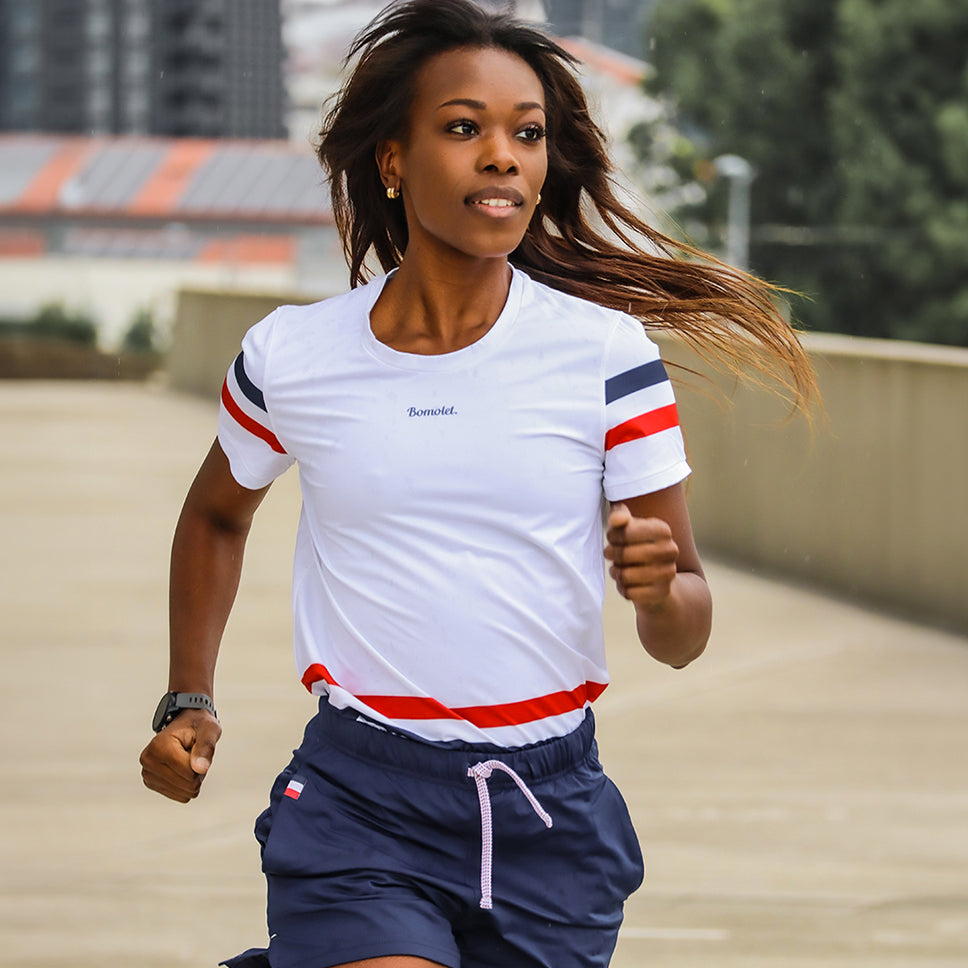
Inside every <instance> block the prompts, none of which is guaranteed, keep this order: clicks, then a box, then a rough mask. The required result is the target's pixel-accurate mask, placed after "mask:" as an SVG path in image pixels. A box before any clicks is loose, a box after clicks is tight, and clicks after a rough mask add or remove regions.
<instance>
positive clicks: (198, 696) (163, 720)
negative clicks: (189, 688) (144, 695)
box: [151, 692, 218, 733]
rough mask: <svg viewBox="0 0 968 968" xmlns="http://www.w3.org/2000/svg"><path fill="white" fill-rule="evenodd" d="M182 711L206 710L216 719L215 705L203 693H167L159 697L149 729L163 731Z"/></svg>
mask: <svg viewBox="0 0 968 968" xmlns="http://www.w3.org/2000/svg"><path fill="white" fill-rule="evenodd" d="M183 709H207V710H208V711H209V712H210V713H211V714H212V715H213V716H214V717H215V718H216V719H218V713H216V712H215V703H214V702H212V699H211V697H210V696H206V695H205V693H204V692H167V693H165V695H164V696H162V697H161V702H160V703H159V704H158V709H157V710H156V711H155V716H154V720H153V721H152V724H151V727H152V729H154V731H155V732H156V733H157V732H160V731H161V730H163V729H164V728H165V727H166V726H167V725H168V724H169V723H170V722H171V721H172V720H173V719H174V718H175V717H176V716H177V715H178V714H179V713H180V712H181V711H182V710H183Z"/></svg>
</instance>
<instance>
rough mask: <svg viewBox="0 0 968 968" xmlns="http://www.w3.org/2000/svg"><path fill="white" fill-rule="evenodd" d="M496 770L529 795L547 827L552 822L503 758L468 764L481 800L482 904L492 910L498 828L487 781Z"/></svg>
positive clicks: (536, 811)
mask: <svg viewBox="0 0 968 968" xmlns="http://www.w3.org/2000/svg"><path fill="white" fill-rule="evenodd" d="M494 770H501V771H502V772H503V773H507V775H508V776H509V777H511V779H512V780H514V782H515V783H516V784H517V787H518V789H519V790H520V791H521V792H522V793H523V794H524V795H525V797H527V799H528V803H530V804H531V806H532V807H533V808H534V812H535V813H536V814H537V815H538V816H539V817H540V818H541V819H542V820H543V821H544V825H545V826H546V827H550V826H551V824H552V820H551V815H550V814H549V813H548V812H547V811H546V810H545V809H544V807H542V806H541V804H540V803H538V798H537V797H536V796H535V795H534V794H533V793H532V792H531V791H530V790H529V789H528V785H527V784H526V783H525V782H524V780H522V779H521V777H519V776H518V774H517V773H515V772H514V770H512V769H511V767H510V766H507V765H506V764H505V763H502V762H500V760H486V761H484V762H483V763H476V764H475V765H474V766H471V767H468V770H467V775H468V776H470V777H473V778H474V782H475V783H476V784H477V799H478V800H479V801H480V804H481V907H482V908H484V909H485V910H490V909H491V908H492V907H493V906H494V903H493V901H492V899H491V864H492V858H493V851H494V830H493V825H492V821H491V794H490V791H489V790H488V786H487V781H488V779H489V778H490V776H491V773H493V772H494Z"/></svg>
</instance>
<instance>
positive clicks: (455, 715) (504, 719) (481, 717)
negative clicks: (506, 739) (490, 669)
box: [302, 662, 608, 729]
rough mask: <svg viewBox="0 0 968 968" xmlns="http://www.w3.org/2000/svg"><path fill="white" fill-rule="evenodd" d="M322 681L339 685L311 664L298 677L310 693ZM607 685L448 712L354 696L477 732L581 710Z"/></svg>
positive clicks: (412, 700) (428, 702) (391, 713)
mask: <svg viewBox="0 0 968 968" xmlns="http://www.w3.org/2000/svg"><path fill="white" fill-rule="evenodd" d="M316 682H326V683H328V684H329V685H331V686H337V687H339V688H342V687H340V686H339V683H338V682H337V681H336V680H335V679H334V678H333V676H332V675H331V674H330V672H329V670H328V669H327V668H326V667H325V666H324V665H321V664H320V663H318V662H317V663H314V664H313V665H311V666H310V667H309V668H308V669H307V670H306V671H305V672H304V673H303V677H302V683H303V685H304V686H305V687H306V688H307V689H308V690H309V691H310V692H312V687H313V683H316ZM607 685H608V684H607V683H601V682H586V683H583V684H582V685H580V686H577V687H576V688H574V689H572V690H570V691H567V690H562V691H560V692H552V693H548V695H546V696H537V697H536V698H534V699H523V700H520V701H519V702H506V703H498V704H496V705H493V706H458V707H457V708H455V709H451V708H450V707H448V706H445V705H444V704H443V703H441V702H438V701H437V700H436V699H433V698H431V697H429V696H357V697H356V698H357V699H358V700H359V701H360V702H361V703H364V704H365V705H367V706H369V707H370V709H372V710H373V711H374V712H377V713H379V714H380V715H381V716H386V717H387V718H388V719H393V720H400V719H414V720H418V719H460V720H464V721H465V722H468V723H470V724H471V725H472V726H477V727H479V728H481V729H491V728H494V727H497V726H522V725H524V724H525V723H532V722H535V721H536V720H539V719H549V718H550V717H552V716H561V715H563V714H564V713H570V712H574V711H575V710H577V709H583V708H584V706H585V703H586V702H594V701H595V700H596V699H597V698H598V697H599V696H600V695H601V694H602V693H603V692H604V691H605V687H606V686H607Z"/></svg>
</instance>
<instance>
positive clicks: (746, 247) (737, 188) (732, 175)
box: [713, 155, 756, 270]
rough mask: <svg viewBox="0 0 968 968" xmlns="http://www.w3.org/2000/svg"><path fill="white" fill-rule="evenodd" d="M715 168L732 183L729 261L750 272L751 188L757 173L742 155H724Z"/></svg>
mask: <svg viewBox="0 0 968 968" xmlns="http://www.w3.org/2000/svg"><path fill="white" fill-rule="evenodd" d="M713 164H714V165H715V166H716V171H717V172H718V173H719V174H720V175H722V176H723V177H724V178H728V179H729V215H728V219H727V231H726V261H727V262H728V263H729V264H730V265H731V266H734V267H735V268H737V269H743V270H746V269H749V262H750V186H751V185H752V184H753V178H754V177H755V175H756V172H755V171H754V169H753V166H752V165H751V164H750V163H749V162H748V161H747V160H746V159H745V158H740V156H739V155H720V156H719V157H718V158H716V159H715V161H714V162H713Z"/></svg>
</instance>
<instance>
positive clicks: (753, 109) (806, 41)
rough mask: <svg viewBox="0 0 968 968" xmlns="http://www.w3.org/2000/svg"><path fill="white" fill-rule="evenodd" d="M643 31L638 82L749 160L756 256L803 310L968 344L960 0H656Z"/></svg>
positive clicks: (847, 325)
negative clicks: (644, 59) (647, 54)
mask: <svg viewBox="0 0 968 968" xmlns="http://www.w3.org/2000/svg"><path fill="white" fill-rule="evenodd" d="M650 36H651V48H652V61H653V64H654V67H655V74H654V77H653V78H652V79H651V80H650V82H649V90H650V93H653V94H660V95H663V96H668V97H672V98H674V100H675V101H676V103H677V104H678V109H679V112H680V124H681V126H682V127H683V129H684V130H686V131H690V130H692V131H694V132H696V135H695V136H694V137H693V139H692V141H693V143H694V144H697V145H699V146H700V147H701V151H702V154H704V156H705V159H706V160H707V161H708V159H712V158H714V157H716V156H717V155H719V154H723V153H735V154H738V155H742V156H743V157H745V158H746V159H748V160H749V161H750V162H751V164H752V165H753V166H754V168H755V169H756V171H757V177H756V180H755V181H754V183H753V196H752V222H753V225H752V232H751V237H752V248H751V261H752V264H753V267H754V270H755V271H757V272H759V273H760V274H762V275H764V276H766V277H767V278H770V279H772V280H774V281H776V282H779V283H781V284H782V285H785V286H789V287H792V288H794V289H796V290H798V291H800V292H802V293H804V294H805V295H806V296H808V297H809V299H807V300H800V301H798V305H797V315H798V317H799V318H800V320H801V321H802V322H803V323H804V324H805V325H807V326H809V327H811V328H816V329H827V330H835V331H841V332H848V333H856V334H860V335H867V336H888V337H900V338H907V339H919V340H927V341H934V342H941V343H952V344H960V345H968V0H918V2H917V3H911V2H910V0H659V3H658V5H657V7H656V11H655V15H654V18H653V20H652V23H651V27H650ZM642 147H645V146H642ZM683 161H684V163H685V164H686V165H688V164H689V160H688V159H683ZM692 164H694V165H695V166H696V169H695V170H697V171H699V170H701V169H702V165H703V159H702V158H697V159H695V160H693V161H692ZM724 188H725V186H722V185H719V184H717V185H716V186H715V188H714V190H712V191H710V192H709V195H708V199H707V201H706V202H705V204H704V206H703V208H702V211H701V212H700V213H697V214H701V215H702V216H703V217H704V218H705V220H706V221H707V222H708V223H710V224H714V223H716V222H717V221H721V220H722V219H723V217H724V214H725V190H724Z"/></svg>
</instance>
